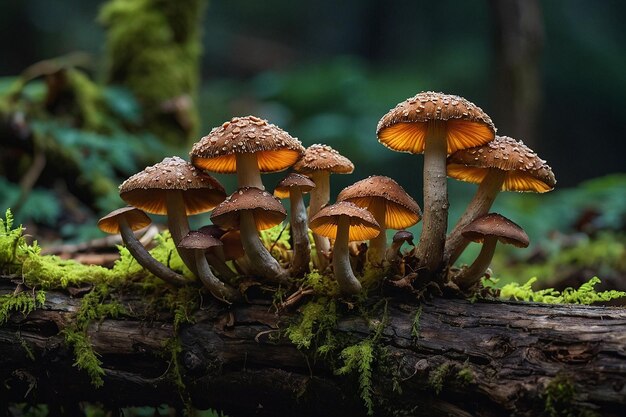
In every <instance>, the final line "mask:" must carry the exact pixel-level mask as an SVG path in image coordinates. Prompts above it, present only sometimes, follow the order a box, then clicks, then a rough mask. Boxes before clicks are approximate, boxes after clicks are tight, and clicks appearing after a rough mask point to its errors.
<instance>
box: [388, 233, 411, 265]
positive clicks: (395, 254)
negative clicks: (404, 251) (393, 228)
mask: <svg viewBox="0 0 626 417" xmlns="http://www.w3.org/2000/svg"><path fill="white" fill-rule="evenodd" d="M405 242H406V243H408V244H409V245H411V246H415V245H414V244H413V233H411V232H409V231H408V230H398V231H397V232H396V234H394V235H393V240H392V242H391V246H390V247H389V249H387V253H386V258H387V261H388V262H390V263H394V262H397V261H398V258H399V257H400V249H401V248H402V245H403V244H404V243H405Z"/></svg>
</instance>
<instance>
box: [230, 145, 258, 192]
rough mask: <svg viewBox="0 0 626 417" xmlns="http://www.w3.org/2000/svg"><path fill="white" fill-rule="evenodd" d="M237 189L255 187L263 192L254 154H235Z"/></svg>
mask: <svg viewBox="0 0 626 417" xmlns="http://www.w3.org/2000/svg"><path fill="white" fill-rule="evenodd" d="M235 158H236V162H235V163H236V164H237V188H243V187H256V188H259V189H261V190H265V187H264V186H263V182H262V181H261V172H260V171H259V162H258V160H257V156H256V154H255V153H236V154H235Z"/></svg>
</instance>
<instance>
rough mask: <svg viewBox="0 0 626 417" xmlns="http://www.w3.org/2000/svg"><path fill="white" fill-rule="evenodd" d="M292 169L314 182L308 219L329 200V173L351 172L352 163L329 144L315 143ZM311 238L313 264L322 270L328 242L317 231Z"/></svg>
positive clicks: (325, 262) (325, 261)
mask: <svg viewBox="0 0 626 417" xmlns="http://www.w3.org/2000/svg"><path fill="white" fill-rule="evenodd" d="M293 169H294V170H295V171H297V172H299V173H301V174H304V175H306V176H308V177H310V178H311V179H312V180H313V182H314V183H315V189H314V190H312V191H311V200H310V201H309V219H310V218H311V217H313V216H314V215H315V214H317V212H318V211H320V209H321V208H322V207H324V206H325V205H326V204H328V202H329V201H330V174H351V173H352V172H353V171H354V165H353V164H352V162H351V161H350V160H349V159H348V158H346V157H345V156H342V155H341V154H340V153H339V152H337V151H336V150H335V149H333V148H331V147H330V146H328V145H320V144H315V145H311V146H309V147H308V148H307V149H306V150H305V152H304V156H303V157H302V158H301V159H300V160H299V161H298V162H296V164H295V165H294V167H293ZM313 240H314V241H315V250H316V252H317V256H316V259H315V266H316V267H317V269H318V270H319V271H323V270H324V269H326V267H327V266H328V255H329V253H330V242H329V240H328V239H327V238H325V237H323V236H320V235H318V234H317V233H314V234H313Z"/></svg>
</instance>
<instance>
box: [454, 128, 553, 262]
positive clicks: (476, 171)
mask: <svg viewBox="0 0 626 417" xmlns="http://www.w3.org/2000/svg"><path fill="white" fill-rule="evenodd" d="M448 176H450V177H452V178H455V179H457V180H461V181H467V182H473V183H480V185H479V186H478V190H476V194H474V197H473V198H472V201H471V202H470V203H469V205H468V206H467V208H466V209H465V212H464V213H463V215H462V216H461V217H460V218H459V221H458V222H457V224H456V225H455V226H454V229H452V231H451V232H450V234H449V235H448V237H447V239H446V247H445V253H446V259H447V260H448V262H449V263H450V264H454V262H455V261H456V260H457V259H458V258H459V256H461V253H463V251H464V250H465V248H466V247H467V245H468V243H469V242H468V241H467V240H466V239H463V236H462V234H461V231H462V230H463V229H464V228H465V226H467V225H468V224H470V223H471V222H472V221H473V220H475V219H477V218H478V217H480V216H483V215H485V214H487V212H488V211H489V209H490V208H491V205H492V204H493V202H494V200H495V199H496V197H497V195H498V193H499V192H500V191H501V190H502V191H520V192H521V191H525V192H535V193H545V192H547V191H550V190H552V189H553V188H554V186H555V185H556V179H555V178H554V173H553V172H552V169H551V168H550V166H549V165H548V164H547V163H546V161H544V160H542V159H541V158H539V157H538V156H537V154H536V153H535V152H534V151H532V150H531V149H530V148H529V147H528V146H526V145H524V143H522V142H518V141H516V140H515V139H512V138H510V137H508V136H496V138H495V139H494V140H493V141H491V142H489V143H487V144H485V145H482V146H477V147H474V148H469V149H462V150H459V151H457V152H455V153H453V154H452V155H450V157H449V158H448Z"/></svg>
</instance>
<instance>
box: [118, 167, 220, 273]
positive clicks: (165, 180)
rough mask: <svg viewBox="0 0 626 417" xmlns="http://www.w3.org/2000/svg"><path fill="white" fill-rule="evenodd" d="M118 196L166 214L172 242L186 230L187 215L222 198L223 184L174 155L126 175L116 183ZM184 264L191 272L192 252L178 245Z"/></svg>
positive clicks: (148, 210) (187, 227) (193, 257)
mask: <svg viewBox="0 0 626 417" xmlns="http://www.w3.org/2000/svg"><path fill="white" fill-rule="evenodd" d="M120 197H122V200H124V201H126V202H127V203H128V204H130V205H131V206H134V207H137V208H140V209H142V210H145V211H146V212H148V213H152V214H160V215H167V226H168V228H169V230H170V233H171V234H172V239H173V240H174V243H175V244H176V245H177V246H178V244H179V243H180V241H181V239H182V238H183V237H185V236H186V235H187V233H189V221H188V220H187V216H190V215H192V214H197V213H203V212H206V211H210V210H212V209H213V208H214V207H215V206H216V205H218V204H219V203H221V202H222V201H224V199H225V198H226V192H225V191H224V187H222V185H221V184H220V183H219V182H218V181H217V180H216V179H215V178H213V177H211V176H210V175H207V174H205V173H203V172H202V171H200V170H198V169H196V168H195V167H194V166H193V165H191V164H190V163H189V162H187V161H185V160H183V159H181V158H179V157H177V156H174V157H171V158H165V159H163V161H161V162H159V163H158V164H155V165H152V166H149V167H147V168H146V169H144V170H143V171H141V172H139V173H137V174H135V175H133V176H132V177H130V178H128V179H127V180H126V181H124V182H123V183H122V184H121V185H120ZM178 253H179V254H180V257H181V258H182V260H183V262H184V263H185V265H187V267H188V268H189V269H190V270H191V271H192V272H194V274H195V273H197V272H198V271H197V269H196V261H195V256H194V254H193V252H191V251H189V250H185V249H179V251H178Z"/></svg>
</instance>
